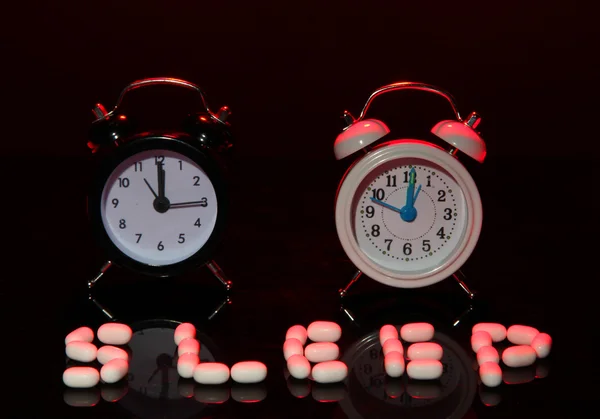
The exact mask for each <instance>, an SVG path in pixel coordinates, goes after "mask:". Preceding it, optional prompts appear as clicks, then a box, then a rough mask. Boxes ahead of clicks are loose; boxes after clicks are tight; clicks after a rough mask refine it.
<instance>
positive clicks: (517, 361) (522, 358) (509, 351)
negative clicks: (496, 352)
mask: <svg viewBox="0 0 600 419" xmlns="http://www.w3.org/2000/svg"><path fill="white" fill-rule="evenodd" d="M536 357H537V354H536V353H535V350H534V349H533V348H532V347H531V346H529V345H516V346H511V347H510V348H506V349H505V350H504V352H502V362H504V363H505V364H506V365H507V366H509V367H526V366H528V365H531V364H533V363H534V362H535V360H536Z"/></svg>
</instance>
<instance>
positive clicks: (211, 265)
mask: <svg viewBox="0 0 600 419" xmlns="http://www.w3.org/2000/svg"><path fill="white" fill-rule="evenodd" d="M206 266H208V269H210V271H211V272H212V273H213V275H214V276H215V277H216V278H217V279H218V280H219V282H220V283H221V284H223V285H224V286H225V289H226V290H227V291H229V290H230V289H231V281H230V280H228V279H227V277H226V276H225V273H223V270H222V269H221V268H220V267H219V265H217V262H215V261H214V260H211V261H210V262H208V263H207V264H206Z"/></svg>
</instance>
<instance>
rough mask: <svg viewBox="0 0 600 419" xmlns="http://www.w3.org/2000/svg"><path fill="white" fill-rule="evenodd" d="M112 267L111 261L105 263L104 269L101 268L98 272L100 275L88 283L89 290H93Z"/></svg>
mask: <svg viewBox="0 0 600 419" xmlns="http://www.w3.org/2000/svg"><path fill="white" fill-rule="evenodd" d="M111 266H112V262H111V261H110V260H107V261H106V262H104V265H102V267H101V268H100V271H98V274H96V276H95V277H94V278H92V279H90V280H89V281H88V288H92V287H93V286H94V285H95V284H96V282H98V280H99V279H100V278H102V276H103V275H104V274H105V273H106V271H108V269H109V268H110V267H111Z"/></svg>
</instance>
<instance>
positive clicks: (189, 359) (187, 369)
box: [177, 353, 200, 378]
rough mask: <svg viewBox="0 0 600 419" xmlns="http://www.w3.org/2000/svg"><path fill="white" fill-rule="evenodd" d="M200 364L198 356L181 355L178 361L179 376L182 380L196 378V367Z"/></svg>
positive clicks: (191, 354) (190, 354)
mask: <svg viewBox="0 0 600 419" xmlns="http://www.w3.org/2000/svg"><path fill="white" fill-rule="evenodd" d="M199 363H200V358H199V357H198V354H193V353H187V354H183V355H180V356H179V358H178V359H177V374H179V376H180V377H182V378H191V377H193V376H194V371H195V368H196V366H197V365H198V364H199Z"/></svg>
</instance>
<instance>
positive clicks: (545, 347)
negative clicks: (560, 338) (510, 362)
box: [531, 333, 552, 358]
mask: <svg viewBox="0 0 600 419" xmlns="http://www.w3.org/2000/svg"><path fill="white" fill-rule="evenodd" d="M531 347H532V348H533V350H534V351H535V353H536V354H537V357H538V358H546V357H547V356H548V355H549V354H550V349H552V338H551V337H550V335H549V334H548V333H538V334H537V335H536V336H535V337H534V338H533V340H532V341H531Z"/></svg>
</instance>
